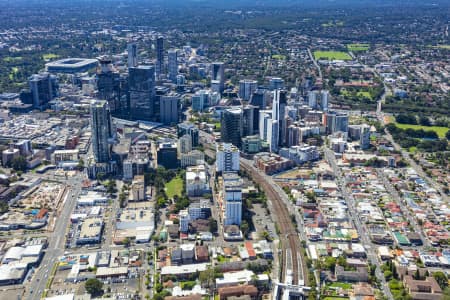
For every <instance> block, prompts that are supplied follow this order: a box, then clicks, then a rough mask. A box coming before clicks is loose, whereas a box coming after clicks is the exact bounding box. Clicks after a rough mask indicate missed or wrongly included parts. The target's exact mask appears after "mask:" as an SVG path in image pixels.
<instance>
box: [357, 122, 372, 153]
mask: <svg viewBox="0 0 450 300" xmlns="http://www.w3.org/2000/svg"><path fill="white" fill-rule="evenodd" d="M359 144H360V146H361V149H362V150H366V149H368V148H369V147H370V126H369V125H366V124H363V125H361V134H360V136H359Z"/></svg>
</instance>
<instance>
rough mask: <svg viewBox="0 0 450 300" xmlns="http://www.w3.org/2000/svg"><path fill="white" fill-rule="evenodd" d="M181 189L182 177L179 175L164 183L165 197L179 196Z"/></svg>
mask: <svg viewBox="0 0 450 300" xmlns="http://www.w3.org/2000/svg"><path fill="white" fill-rule="evenodd" d="M182 191H183V179H182V178H180V177H175V178H174V179H172V180H171V181H169V182H168V183H166V194H167V197H169V199H170V198H173V197H174V196H175V195H178V196H179V197H181V192H182Z"/></svg>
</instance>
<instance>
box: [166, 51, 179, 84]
mask: <svg viewBox="0 0 450 300" xmlns="http://www.w3.org/2000/svg"><path fill="white" fill-rule="evenodd" d="M177 56H178V54H177V50H176V49H170V50H169V52H168V57H167V58H168V66H169V67H168V69H169V79H170V80H171V81H172V82H174V83H175V82H176V81H177V75H178V57H177Z"/></svg>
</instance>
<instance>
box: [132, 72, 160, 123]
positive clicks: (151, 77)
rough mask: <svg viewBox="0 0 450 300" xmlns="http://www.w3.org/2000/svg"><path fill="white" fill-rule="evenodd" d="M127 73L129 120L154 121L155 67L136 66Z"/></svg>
mask: <svg viewBox="0 0 450 300" xmlns="http://www.w3.org/2000/svg"><path fill="white" fill-rule="evenodd" d="M128 72H129V91H130V114H131V118H132V119H133V120H143V121H155V114H156V111H155V67H154V66H152V65H151V66H138V67H135V68H130V69H129V70H128ZM158 112H159V111H158Z"/></svg>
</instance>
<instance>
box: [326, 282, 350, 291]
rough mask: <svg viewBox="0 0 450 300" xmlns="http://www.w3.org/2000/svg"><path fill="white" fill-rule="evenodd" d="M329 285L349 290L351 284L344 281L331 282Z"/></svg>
mask: <svg viewBox="0 0 450 300" xmlns="http://www.w3.org/2000/svg"><path fill="white" fill-rule="evenodd" d="M330 287H333V288H343V289H344V290H349V289H351V288H352V284H351V283H346V282H333V283H332V284H331V285H330Z"/></svg>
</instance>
